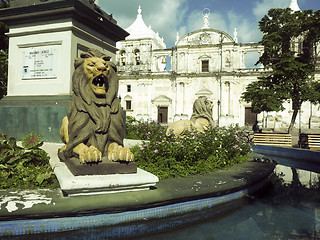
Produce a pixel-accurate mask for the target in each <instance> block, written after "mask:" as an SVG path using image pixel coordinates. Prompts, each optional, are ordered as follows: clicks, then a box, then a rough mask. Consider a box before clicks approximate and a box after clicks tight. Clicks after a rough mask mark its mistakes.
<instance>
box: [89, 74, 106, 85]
mask: <svg viewBox="0 0 320 240" xmlns="http://www.w3.org/2000/svg"><path fill="white" fill-rule="evenodd" d="M105 83H106V77H105V76H104V75H103V74H101V75H99V76H97V77H95V78H94V79H93V80H92V84H93V85H94V86H96V87H98V88H102V87H104V85H105Z"/></svg>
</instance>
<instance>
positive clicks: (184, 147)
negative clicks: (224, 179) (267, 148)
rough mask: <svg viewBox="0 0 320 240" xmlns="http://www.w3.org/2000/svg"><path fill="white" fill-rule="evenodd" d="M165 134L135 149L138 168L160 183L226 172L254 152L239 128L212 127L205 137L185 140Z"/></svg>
mask: <svg viewBox="0 0 320 240" xmlns="http://www.w3.org/2000/svg"><path fill="white" fill-rule="evenodd" d="M147 129H148V128H147ZM164 132H165V130H163V131H162V132H161V133H160V132H159V133H158V134H154V136H153V137H152V138H150V140H149V141H148V142H144V143H143V145H142V146H139V147H138V146H135V147H134V148H132V149H131V150H132V151H133V152H134V153H135V162H136V163H137V165H138V166H139V167H140V168H142V169H144V170H146V171H149V172H151V173H153V174H155V175H157V176H158V177H159V178H160V179H165V178H172V177H185V176H189V175H194V174H202V173H206V172H212V171H215V170H218V169H223V168H226V167H229V166H232V165H234V164H237V163H240V162H244V161H246V160H247V154H248V153H249V152H250V151H251V145H250V143H248V141H247V137H246V134H245V132H243V131H241V130H240V129H239V127H238V126H230V127H229V128H216V127H209V128H208V129H207V130H206V131H205V132H204V133H196V132H195V131H191V132H187V133H186V134H185V136H184V137H175V136H173V135H172V134H169V135H165V134H164ZM142 135H143V134H142ZM148 135H150V134H148Z"/></svg>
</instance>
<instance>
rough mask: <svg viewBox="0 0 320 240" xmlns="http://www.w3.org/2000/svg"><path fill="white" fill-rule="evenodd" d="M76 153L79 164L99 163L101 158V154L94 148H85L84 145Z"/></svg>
mask: <svg viewBox="0 0 320 240" xmlns="http://www.w3.org/2000/svg"><path fill="white" fill-rule="evenodd" d="M77 153H78V155H79V160H80V163H88V162H89V163H90V162H99V161H101V158H102V153H101V152H100V151H99V150H98V149H97V148H96V147H94V146H90V147H87V146H85V145H84V146H83V147H82V148H81V149H79V151H77Z"/></svg>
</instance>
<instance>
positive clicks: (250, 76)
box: [116, 1, 320, 128]
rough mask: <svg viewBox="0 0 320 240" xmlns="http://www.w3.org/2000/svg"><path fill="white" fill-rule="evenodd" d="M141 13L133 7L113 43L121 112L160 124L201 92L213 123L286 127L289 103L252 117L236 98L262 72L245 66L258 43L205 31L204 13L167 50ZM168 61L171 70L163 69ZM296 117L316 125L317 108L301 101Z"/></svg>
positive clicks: (186, 114)
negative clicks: (122, 37)
mask: <svg viewBox="0 0 320 240" xmlns="http://www.w3.org/2000/svg"><path fill="white" fill-rule="evenodd" d="M293 2H296V1H293ZM297 6H298V5H296V6H294V8H296V7H297ZM141 12H142V11H141V8H140V7H139V9H138V15H137V18H136V20H135V22H134V23H133V24H132V25H131V26H129V27H128V28H127V29H126V31H128V32H129V33H130V35H129V36H128V37H127V38H126V39H125V40H123V41H120V42H118V43H117V47H118V48H119V51H118V52H117V56H116V57H117V59H116V60H117V65H118V73H119V76H120V87H119V96H120V97H121V102H122V106H123V108H124V109H125V110H126V112H127V115H129V116H134V117H135V118H137V119H144V120H147V119H150V118H151V119H153V120H157V121H159V122H164V123H165V122H169V123H170V122H173V121H177V120H180V119H190V116H191V114H192V105H193V102H194V101H195V99H197V98H198V97H199V96H207V97H208V98H210V99H212V100H213V102H214V108H213V119H214V120H215V121H216V123H217V124H218V125H219V126H229V125H230V124H239V125H240V126H244V125H246V124H250V125H251V124H253V123H254V122H255V121H256V119H258V120H259V122H260V123H262V125H263V127H265V128H266V127H268V128H286V127H288V125H289V123H290V120H291V114H292V110H291V105H290V104H289V103H288V105H287V106H286V109H287V110H286V111H283V112H269V113H266V112H265V113H261V114H258V115H256V114H254V113H252V112H251V105H250V103H246V102H244V101H242V100H241V98H240V97H241V94H242V92H243V91H245V88H246V86H247V85H248V84H249V83H250V82H252V81H256V80H257V79H258V77H259V76H261V74H263V73H264V72H265V69H264V68H263V67H261V66H260V67H258V68H247V67H246V65H245V63H246V54H248V53H252V52H254V53H256V54H257V58H258V56H259V54H262V52H263V46H261V45H259V44H257V43H238V41H237V31H236V29H235V31H234V34H233V36H230V35H229V34H227V33H226V32H223V31H220V30H217V29H211V28H210V27H209V23H208V14H204V17H203V27H202V28H201V29H199V30H196V31H194V32H191V33H188V34H186V35H185V36H183V37H181V38H180V37H179V36H178V34H177V41H176V43H175V46H174V47H173V48H170V49H167V48H166V45H165V43H164V40H163V38H160V36H159V34H158V33H155V32H154V31H153V30H152V29H151V28H150V27H147V26H146V24H145V23H144V21H143V19H142V14H141ZM169 61H170V65H171V70H166V66H167V65H168V64H167V63H168V62H169ZM317 78H318V79H320V75H319V74H318V75H317ZM299 119H300V120H301V121H296V122H297V125H296V127H299V125H300V124H301V125H300V126H301V127H303V128H309V127H310V125H311V127H312V128H320V110H319V106H314V105H311V104H310V103H304V104H303V105H302V111H301V117H299ZM299 119H297V120H299Z"/></svg>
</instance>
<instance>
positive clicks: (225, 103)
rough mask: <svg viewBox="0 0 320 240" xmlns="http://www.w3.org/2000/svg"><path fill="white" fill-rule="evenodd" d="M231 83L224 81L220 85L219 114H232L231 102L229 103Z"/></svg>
mask: <svg viewBox="0 0 320 240" xmlns="http://www.w3.org/2000/svg"><path fill="white" fill-rule="evenodd" d="M231 101H232V99H231V84H230V82H229V81H226V82H224V83H223V85H222V93H221V116H230V115H232V106H231V105H232V104H231Z"/></svg>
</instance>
